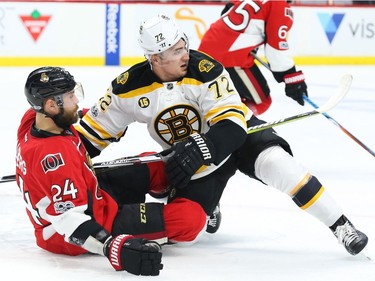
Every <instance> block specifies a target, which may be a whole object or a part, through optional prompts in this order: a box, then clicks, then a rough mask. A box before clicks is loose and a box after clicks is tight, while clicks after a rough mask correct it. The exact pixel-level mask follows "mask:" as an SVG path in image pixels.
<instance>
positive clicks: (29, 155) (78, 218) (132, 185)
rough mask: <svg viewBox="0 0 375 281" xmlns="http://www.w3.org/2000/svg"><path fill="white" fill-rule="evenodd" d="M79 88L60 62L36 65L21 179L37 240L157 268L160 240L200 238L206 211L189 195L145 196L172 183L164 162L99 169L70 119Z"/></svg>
mask: <svg viewBox="0 0 375 281" xmlns="http://www.w3.org/2000/svg"><path fill="white" fill-rule="evenodd" d="M79 93H83V91H82V87H81V86H80V84H79V83H76V81H75V80H74V77H73V76H72V75H71V74H70V73H69V72H67V71H66V70H64V69H62V68H58V67H42V68H38V69H36V70H34V71H33V72H31V73H30V75H29V76H28V78H27V81H26V85H25V95H26V98H27V100H28V102H29V103H30V105H31V109H29V110H28V111H27V112H26V113H25V115H24V116H23V118H22V121H21V124H20V126H19V129H18V133H17V139H18V142H17V153H16V160H17V161H16V179H17V184H18V186H19V188H20V191H21V193H22V198H23V200H24V201H25V204H26V210H27V214H28V216H29V219H30V221H31V222H32V224H33V226H34V229H35V231H34V233H35V237H36V243H37V245H38V246H39V247H41V248H43V249H45V250H47V251H49V252H52V253H56V254H66V255H79V254H83V253H86V252H91V253H94V254H99V255H103V256H106V257H107V258H108V259H109V262H110V263H111V265H112V266H113V268H114V269H115V270H126V271H128V272H130V273H133V274H136V275H159V272H160V270H161V269H162V267H163V265H162V264H161V257H162V254H161V251H160V250H161V247H160V244H164V243H166V242H167V237H168V238H169V241H177V242H178V241H191V240H194V239H195V238H196V236H197V235H198V233H199V232H200V231H201V230H202V228H203V227H204V226H205V224H206V216H205V213H204V211H203V209H202V208H201V207H200V206H199V204H197V203H195V202H192V201H189V200H184V199H182V200H179V201H178V202H176V204H174V205H168V206H166V207H165V208H164V204H162V203H156V202H155V203H154V202H152V203H142V202H143V201H142V200H143V198H144V194H145V193H147V192H149V191H152V192H154V193H158V192H160V191H163V190H164V189H165V188H166V186H167V185H168V182H167V180H166V177H165V175H164V163H163V162H155V163H149V164H147V165H146V164H142V165H136V166H127V167H120V168H116V169H101V170H99V171H95V170H94V169H93V166H92V163H91V160H90V157H89V156H88V153H87V151H86V148H85V147H84V145H83V143H82V142H81V139H80V137H79V135H78V133H77V132H76V130H75V129H74V127H73V126H72V124H74V123H76V122H77V120H78V114H77V110H78V105H77V104H78V98H77V96H78V95H79ZM96 174H97V175H96ZM98 181H99V183H100V184H99V185H98ZM116 182H117V183H116ZM118 182H120V184H118ZM101 183H103V184H108V186H106V190H104V187H103V186H102V185H101ZM102 187H103V188H102ZM129 190H130V191H129ZM184 210H186V213H185V212H184ZM140 218H142V219H140ZM151 240H152V241H151Z"/></svg>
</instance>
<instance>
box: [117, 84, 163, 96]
mask: <svg viewBox="0 0 375 281" xmlns="http://www.w3.org/2000/svg"><path fill="white" fill-rule="evenodd" d="M163 87H164V85H163V84H161V83H158V82H154V83H152V84H151V85H148V86H144V87H141V88H138V89H135V90H131V91H128V92H126V93H119V94H116V96H118V97H119V98H122V99H130V98H134V97H138V96H141V95H143V96H144V95H147V93H151V92H153V91H155V90H157V89H159V88H163Z"/></svg>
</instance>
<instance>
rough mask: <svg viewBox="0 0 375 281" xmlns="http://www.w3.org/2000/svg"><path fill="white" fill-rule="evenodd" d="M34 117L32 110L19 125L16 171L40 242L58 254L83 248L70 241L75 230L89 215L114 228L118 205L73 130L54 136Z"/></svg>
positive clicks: (109, 228) (74, 251) (39, 243)
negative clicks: (104, 188)
mask: <svg viewBox="0 0 375 281" xmlns="http://www.w3.org/2000/svg"><path fill="white" fill-rule="evenodd" d="M34 120H35V112H33V111H32V110H31V109H30V110H28V111H27V112H26V113H25V115H24V116H23V118H22V121H21V124H20V127H19V129H18V134H17V138H18V142H17V154H16V162H17V167H16V176H17V184H18V186H19V188H20V191H21V193H22V196H23V199H24V201H25V203H26V210H27V214H28V216H29V218H30V221H31V223H32V224H33V226H34V229H35V237H36V242H37V245H38V246H40V247H41V248H43V249H45V250H48V251H50V252H54V253H59V254H67V255H78V254H81V253H84V252H86V251H85V250H84V249H83V248H81V247H79V246H75V245H73V244H70V243H69V242H68V241H69V237H70V236H71V234H72V233H73V232H74V231H75V230H76V229H77V227H78V226H79V225H81V224H82V223H84V222H86V221H88V220H96V222H97V223H98V224H100V225H102V226H103V227H104V228H105V229H106V230H107V231H111V228H112V222H113V220H114V217H115V215H116V213H117V208H118V207H117V204H116V202H115V201H114V200H113V199H112V198H111V197H110V196H109V195H108V194H107V193H105V192H104V191H102V190H100V189H99V188H98V183H97V180H96V177H95V175H94V173H93V170H92V165H91V162H90V160H89V157H88V156H87V153H86V149H85V147H84V145H83V144H82V142H81V140H80V138H79V136H78V133H77V132H76V131H75V129H74V128H73V127H72V126H71V129H70V130H66V131H65V132H64V133H63V134H61V135H54V134H51V133H48V132H45V131H38V130H37V129H36V128H35V127H34V126H33V124H34Z"/></svg>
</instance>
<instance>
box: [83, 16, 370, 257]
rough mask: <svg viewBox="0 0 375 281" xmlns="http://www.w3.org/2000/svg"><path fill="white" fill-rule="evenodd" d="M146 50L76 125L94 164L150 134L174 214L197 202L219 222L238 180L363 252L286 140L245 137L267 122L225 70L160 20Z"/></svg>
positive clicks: (358, 237) (143, 29)
mask: <svg viewBox="0 0 375 281" xmlns="http://www.w3.org/2000/svg"><path fill="white" fill-rule="evenodd" d="M138 42H139V45H140V47H141V48H142V49H143V52H144V55H145V57H146V60H145V61H142V62H140V63H138V64H135V65H133V66H132V67H130V68H129V69H127V70H125V71H124V72H122V73H120V74H119V75H118V76H117V77H116V78H115V79H113V80H112V82H111V84H110V86H109V87H108V88H107V91H106V93H105V94H104V95H103V96H102V97H100V98H99V99H98V100H97V102H96V103H95V104H94V105H93V106H92V107H91V108H90V110H89V111H88V112H87V113H86V114H85V115H84V116H83V118H82V119H81V120H80V121H79V123H78V124H76V129H77V131H78V132H79V134H80V135H81V139H82V141H84V143H85V146H86V148H87V150H88V152H89V153H90V155H92V156H95V155H98V154H100V153H101V151H102V150H103V149H105V148H106V147H107V146H108V145H110V144H111V142H113V141H119V140H120V139H121V138H122V137H124V135H125V134H124V132H126V130H127V128H128V126H129V125H130V124H132V123H135V122H139V123H144V124H147V130H148V133H149V135H150V136H151V137H152V138H153V139H154V140H155V141H157V142H158V144H159V145H160V146H161V147H162V148H163V149H164V150H163V151H162V154H163V156H164V157H165V158H166V160H165V161H166V162H165V172H166V174H167V177H168V179H169V181H170V183H171V185H172V187H173V188H172V189H171V191H170V194H169V198H168V203H167V205H166V206H168V205H173V204H175V203H176V202H178V201H179V200H189V201H194V202H197V203H199V205H200V206H202V208H203V209H204V211H205V212H206V214H207V216H211V215H212V214H213V212H214V210H215V209H216V207H217V205H218V203H219V201H220V198H221V196H222V194H223V192H224V189H225V188H226V186H227V182H228V180H229V179H230V178H231V177H232V176H233V175H234V174H235V173H236V172H237V171H240V172H241V173H243V174H245V175H246V176H248V177H249V178H252V179H255V180H258V181H260V182H262V183H265V184H267V185H269V186H272V187H274V188H275V189H277V190H279V191H280V192H283V193H284V194H287V195H288V196H289V197H290V198H291V200H292V201H293V202H294V203H295V204H296V205H297V206H298V207H299V208H300V209H301V210H304V211H305V212H307V213H309V214H310V215H312V216H314V217H315V218H316V219H318V220H319V221H320V222H322V223H323V224H324V225H325V226H327V228H329V229H330V230H331V231H332V232H333V234H334V235H335V237H336V238H337V239H338V241H339V243H341V244H343V245H344V247H345V249H346V250H347V251H348V252H349V253H350V254H352V255H356V254H358V253H360V252H361V251H362V250H363V249H364V248H365V246H366V245H367V242H368V238H367V236H366V235H365V234H364V233H362V232H361V231H359V230H357V229H356V228H355V227H354V226H353V224H352V223H351V222H350V221H349V220H348V219H347V218H346V216H345V215H344V214H343V211H342V209H341V206H340V205H339V204H338V203H337V202H336V201H335V200H334V199H333V198H332V197H331V195H330V194H329V192H328V190H327V189H326V188H325V187H324V186H323V185H322V183H321V182H320V181H319V180H318V179H317V177H315V176H314V175H312V174H311V173H310V171H309V170H308V169H307V168H305V167H304V166H303V165H301V164H300V163H299V162H298V161H297V160H296V159H295V158H294V157H293V154H292V151H291V148H290V146H289V144H288V143H287V141H286V140H284V139H283V138H282V137H280V136H279V135H278V134H277V133H276V132H275V130H273V129H272V128H270V129H265V130H262V131H259V132H256V133H252V134H247V128H248V127H251V126H256V125H259V124H264V123H265V122H264V121H263V120H260V119H258V118H257V117H256V116H254V115H253V114H252V112H251V111H250V110H249V109H248V108H247V107H246V105H245V104H243V103H242V102H241V98H240V96H239V94H238V91H237V89H236V87H235V85H234V83H233V81H232V79H231V78H230V76H229V74H228V72H227V71H226V69H225V68H224V67H223V65H222V64H220V63H219V62H218V61H216V60H215V59H213V58H212V57H210V56H208V55H206V54H204V53H202V52H200V51H196V50H192V49H189V40H188V38H187V36H186V35H185V34H184V32H183V31H182V29H181V28H180V27H179V26H178V24H177V23H176V22H175V21H174V20H172V19H171V18H170V17H168V16H166V15H162V14H161V15H157V16H154V17H151V18H149V19H147V20H145V21H144V22H142V24H141V26H140V28H139V38H138ZM139 137H142V136H141V135H140V136H139ZM190 211H191V210H185V213H187V212H190Z"/></svg>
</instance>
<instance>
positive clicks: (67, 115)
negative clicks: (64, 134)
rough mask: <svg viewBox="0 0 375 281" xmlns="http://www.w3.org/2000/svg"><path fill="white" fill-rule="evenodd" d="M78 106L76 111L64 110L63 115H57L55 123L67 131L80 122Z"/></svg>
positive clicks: (54, 119) (75, 108)
mask: <svg viewBox="0 0 375 281" xmlns="http://www.w3.org/2000/svg"><path fill="white" fill-rule="evenodd" d="M77 111H78V106H75V107H74V109H71V110H69V109H66V108H65V109H64V111H63V114H61V113H60V114H58V115H55V116H54V118H53V121H55V123H56V125H57V126H59V127H60V128H62V129H64V130H66V129H69V128H70V126H71V125H73V124H74V123H76V122H77V121H78V113H77Z"/></svg>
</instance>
